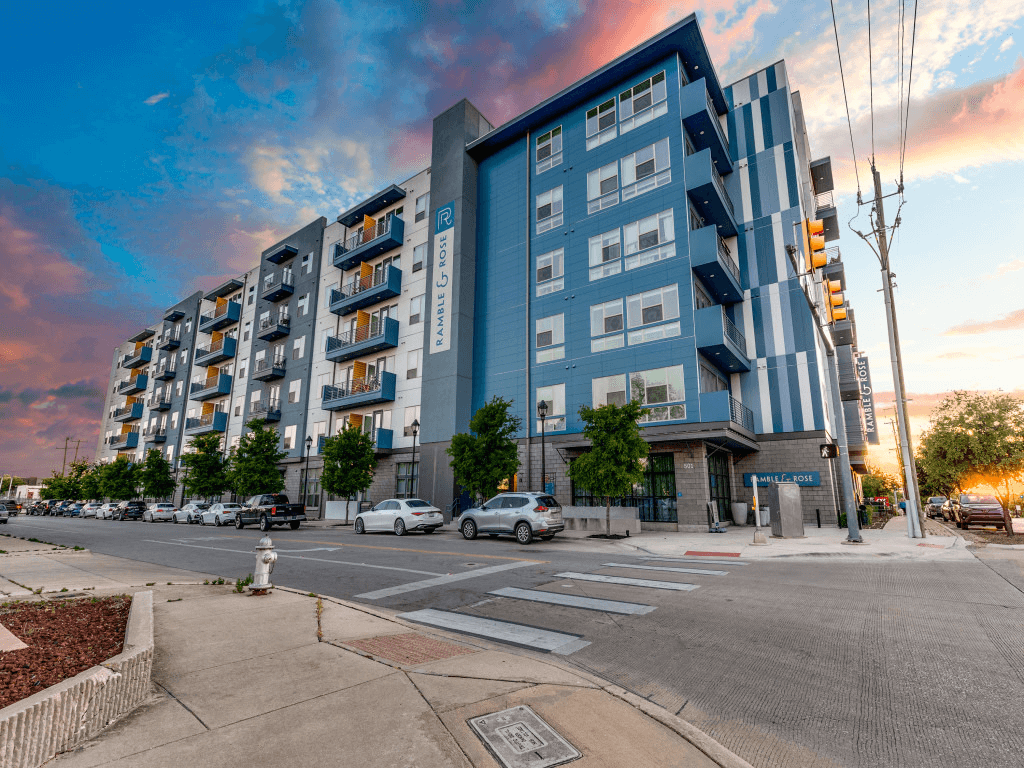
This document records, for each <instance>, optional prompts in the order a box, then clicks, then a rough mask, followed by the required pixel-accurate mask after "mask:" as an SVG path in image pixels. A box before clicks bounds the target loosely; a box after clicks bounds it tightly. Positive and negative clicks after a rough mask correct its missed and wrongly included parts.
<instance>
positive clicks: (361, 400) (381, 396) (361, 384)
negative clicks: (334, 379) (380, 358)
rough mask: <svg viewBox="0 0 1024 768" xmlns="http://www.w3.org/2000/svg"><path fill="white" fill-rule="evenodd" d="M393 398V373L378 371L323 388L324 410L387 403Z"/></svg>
mask: <svg viewBox="0 0 1024 768" xmlns="http://www.w3.org/2000/svg"><path fill="white" fill-rule="evenodd" d="M394 399H395V374H393V373H380V374H377V375H376V376H367V377H365V378H362V379H353V380H352V382H351V383H350V384H347V385H346V386H342V387H333V386H326V387H324V389H323V402H322V403H321V405H320V407H321V408H323V409H324V410H325V411H340V410H342V409H344V408H355V407H356V406H361V405H373V404H375V403H389V402H393V401H394Z"/></svg>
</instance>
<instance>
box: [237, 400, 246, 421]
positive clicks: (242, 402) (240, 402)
mask: <svg viewBox="0 0 1024 768" xmlns="http://www.w3.org/2000/svg"><path fill="white" fill-rule="evenodd" d="M244 404H245V398H244V397H236V398H235V416H241V415H242V406H243V405H244Z"/></svg>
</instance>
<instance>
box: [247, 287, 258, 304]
mask: <svg viewBox="0 0 1024 768" xmlns="http://www.w3.org/2000/svg"><path fill="white" fill-rule="evenodd" d="M254 301H256V286H255V285H250V286H249V298H248V299H246V301H245V303H246V305H247V306H250V307H251V306H252V303H253V302H254Z"/></svg>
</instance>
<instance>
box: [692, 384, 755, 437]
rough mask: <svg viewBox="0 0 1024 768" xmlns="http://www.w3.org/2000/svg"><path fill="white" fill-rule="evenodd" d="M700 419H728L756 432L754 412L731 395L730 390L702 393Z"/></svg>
mask: <svg viewBox="0 0 1024 768" xmlns="http://www.w3.org/2000/svg"><path fill="white" fill-rule="evenodd" d="M700 420H701V421H702V422H712V421H728V422H731V423H733V424H735V425H737V426H739V427H743V429H745V430H747V432H750V433H752V434H753V432H754V412H753V411H751V410H750V409H749V408H747V406H745V405H744V404H743V403H741V402H740V401H739V400H737V399H736V398H735V397H733V396H732V395H730V394H729V392H728V390H722V391H721V392H701V393H700Z"/></svg>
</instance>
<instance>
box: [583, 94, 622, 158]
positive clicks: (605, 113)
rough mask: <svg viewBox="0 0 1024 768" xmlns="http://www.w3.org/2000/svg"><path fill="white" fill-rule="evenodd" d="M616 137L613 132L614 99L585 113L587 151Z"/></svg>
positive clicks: (614, 131)
mask: <svg viewBox="0 0 1024 768" xmlns="http://www.w3.org/2000/svg"><path fill="white" fill-rule="evenodd" d="M616 136H618V133H617V131H616V130H615V97H614V96H613V97H612V98H610V99H608V101H605V102H602V103H601V104H598V105H597V106H596V107H594V108H593V109H591V110H588V111H587V150H588V151H589V150H591V149H593V148H594V147H599V146H601V145H602V144H604V143H605V142H607V141H611V140H612V139H614V138H615V137H616Z"/></svg>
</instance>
